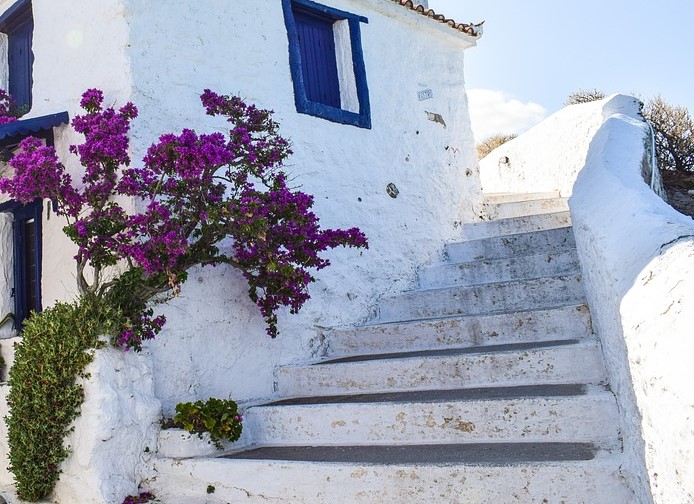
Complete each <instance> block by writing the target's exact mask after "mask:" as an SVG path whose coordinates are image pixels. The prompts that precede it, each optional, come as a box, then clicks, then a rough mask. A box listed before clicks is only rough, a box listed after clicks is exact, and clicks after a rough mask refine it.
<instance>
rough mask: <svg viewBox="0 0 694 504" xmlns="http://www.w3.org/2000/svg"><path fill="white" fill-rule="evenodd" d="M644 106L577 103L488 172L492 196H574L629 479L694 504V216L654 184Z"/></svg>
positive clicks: (667, 501)
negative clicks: (647, 168)
mask: <svg viewBox="0 0 694 504" xmlns="http://www.w3.org/2000/svg"><path fill="white" fill-rule="evenodd" d="M640 108H641V104H640V103H639V101H638V100H637V99H636V98H633V97H629V96H623V95H615V96H612V97H609V98H607V99H605V100H601V101H598V102H592V103H587V104H581V105H574V106H571V107H566V108H564V109H562V110H561V111H559V112H557V113H556V114H554V115H553V116H552V117H550V118H549V119H547V120H546V121H544V122H542V123H540V124H539V125H537V126H536V127H535V128H533V129H532V130H530V131H529V132H528V133H526V134H524V135H522V136H520V137H518V138H516V139H515V140H512V141H510V142H508V143H507V144H504V145H503V146H501V147H499V148H498V149H496V150H495V151H493V152H492V153H491V154H490V155H489V156H487V157H486V158H485V159H484V160H482V161H481V163H480V168H481V178H482V184H483V188H484V190H485V192H516V193H522V192H546V191H556V190H558V191H560V192H561V194H562V195H564V196H567V195H570V194H572V196H571V198H570V199H569V207H570V210H571V218H572V221H573V227H574V234H575V237H576V244H577V247H578V253H579V257H580V259H581V266H582V269H583V275H584V283H585V286H586V291H587V295H588V299H589V303H590V307H591V314H592V317H593V323H594V327H595V329H596V333H597V334H598V336H599V337H600V339H601V341H602V344H603V350H604V354H605V359H606V363H607V368H608V373H609V380H610V385H611V387H612V389H613V390H614V392H615V395H616V396H617V399H618V402H619V407H620V412H621V425H620V428H621V432H622V438H623V442H624V454H625V457H624V465H625V469H627V471H625V472H626V474H627V475H629V478H630V480H631V481H630V486H631V487H632V488H633V490H634V491H635V492H636V495H637V496H638V502H639V503H648V502H653V501H654V500H655V502H658V503H662V504H672V503H676V504H684V503H689V502H694V414H692V412H693V411H694V388H692V386H691V384H692V383H694V367H693V366H692V365H691V359H692V355H694V332H693V331H692V327H694V221H693V220H692V219H691V218H689V217H686V216H684V215H682V214H679V213H678V212H676V211H675V210H674V209H673V208H672V207H670V206H669V205H667V203H665V202H664V201H663V200H662V199H661V198H660V197H658V196H657V195H656V194H655V193H654V192H653V191H652V190H651V189H650V188H649V187H648V185H647V183H646V182H644V179H643V175H642V172H643V168H644V164H645V163H648V162H649V161H650V154H649V152H648V147H649V145H650V138H649V131H648V126H647V124H646V123H645V122H644V121H643V119H642V117H641V115H640V112H639V111H640ZM502 156H508V158H509V161H510V163H509V165H508V166H504V165H502V166H499V165H498V161H499V158H501V157H502Z"/></svg>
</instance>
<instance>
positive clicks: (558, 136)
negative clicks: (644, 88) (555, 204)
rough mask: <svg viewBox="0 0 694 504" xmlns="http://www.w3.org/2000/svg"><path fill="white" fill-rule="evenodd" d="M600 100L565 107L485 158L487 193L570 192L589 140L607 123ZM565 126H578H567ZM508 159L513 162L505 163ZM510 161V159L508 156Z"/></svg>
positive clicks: (482, 164) (482, 162)
mask: <svg viewBox="0 0 694 504" xmlns="http://www.w3.org/2000/svg"><path fill="white" fill-rule="evenodd" d="M601 106H602V105H601V104H600V102H592V103H583V104H580V105H573V106H570V107H564V108H563V109H561V110H559V111H558V112H556V113H554V114H552V115H551V116H550V117H548V118H547V119H545V120H544V121H542V122H541V123H540V124H538V125H536V126H535V127H533V128H532V129H530V130H529V131H527V132H526V133H524V134H523V135H522V136H521V137H518V138H515V139H513V140H511V141H509V142H506V143H505V144H503V145H501V146H500V147H498V148H496V149H494V150H493V151H492V152H491V153H489V155H487V156H486V157H485V158H484V159H482V160H480V177H481V179H482V189H483V190H484V192H485V193H497V192H500V193H504V192H510V193H533V192H552V191H559V192H560V194H561V196H563V197H567V196H570V195H571V191H572V188H573V184H574V181H575V180H576V175H577V174H578V171H579V170H580V169H581V168H582V167H583V165H584V164H585V158H586V152H588V144H589V143H590V141H591V139H592V138H593V135H594V134H595V132H596V131H597V129H598V128H599V127H600V125H601V124H602V116H601V114H600V108H601ZM566 124H572V125H574V128H573V129H571V128H566V126H565V125H566ZM502 158H508V162H507V163H506V162H503V163H502V162H500V160H502ZM504 161H505V159H504Z"/></svg>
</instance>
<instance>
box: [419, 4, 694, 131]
mask: <svg viewBox="0 0 694 504" xmlns="http://www.w3.org/2000/svg"><path fill="white" fill-rule="evenodd" d="M429 7H431V8H433V9H434V10H435V11H437V12H440V13H442V14H445V15H446V16H448V17H452V18H453V19H455V20H456V21H461V22H479V21H482V20H485V25H484V35H483V37H482V39H481V40H480V41H479V42H478V45H477V47H475V48H473V49H469V50H467V51H466V52H465V80H466V83H467V88H468V89H475V90H487V91H485V92H483V93H481V96H483V97H484V101H486V102H487V105H486V106H487V107H488V106H490V103H491V102H493V101H496V102H497V103H496V104H495V105H494V107H492V108H491V109H489V110H490V111H491V113H492V114H503V111H504V107H505V106H507V108H508V109H509V110H510V114H511V116H512V118H511V119H510V120H509V121H508V125H509V127H510V125H511V124H512V123H514V121H515V123H517V124H520V126H519V128H518V129H524V128H527V127H528V125H529V124H530V123H532V122H534V121H536V120H537V118H538V117H539V115H538V113H539V110H540V109H543V110H544V115H548V114H551V113H553V112H555V111H556V110H558V109H559V108H561V107H562V104H563V102H564V100H565V99H566V97H567V95H568V94H569V93H571V92H572V91H575V90H577V89H582V88H598V89H600V90H602V91H604V92H606V93H608V94H610V93H616V92H620V93H627V94H635V93H636V94H639V95H640V96H642V97H644V98H648V97H651V96H653V95H656V94H660V95H662V96H663V98H665V99H666V100H667V101H669V102H670V103H672V104H674V105H683V106H685V107H687V108H688V109H689V110H690V113H694V1H692V0H658V1H656V0H582V1H581V2H567V1H565V0H526V1H525V2H520V1H518V0H476V1H472V0H429ZM492 91H493V92H494V93H495V94H491V92H492ZM485 93H486V94H485ZM479 96H480V93H478V95H475V93H472V94H471V97H470V98H471V102H474V101H475V99H477V98H478V97H479ZM478 101H479V100H478ZM473 106H475V104H474V103H472V104H471V108H472V107H473ZM473 112H474V111H473ZM479 112H480V111H479V110H478V114H477V117H478V118H479ZM523 114H526V115H527V120H526V121H525V123H524V122H523V120H522V118H521V116H523ZM485 115H486V116H489V115H490V114H485ZM502 119H503V118H497V122H499V124H504V123H503V120H502ZM485 120H486V119H485ZM477 122H480V119H478V121H477ZM474 123H475V114H474V113H473V127H474V126H475V124H474ZM502 129H503V128H502ZM511 129H513V128H511ZM508 132H511V131H508ZM476 133H477V132H476Z"/></svg>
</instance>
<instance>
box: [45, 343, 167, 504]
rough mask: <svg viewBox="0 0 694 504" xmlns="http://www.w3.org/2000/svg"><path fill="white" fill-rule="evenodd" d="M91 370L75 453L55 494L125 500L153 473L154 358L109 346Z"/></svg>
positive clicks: (68, 499)
mask: <svg viewBox="0 0 694 504" xmlns="http://www.w3.org/2000/svg"><path fill="white" fill-rule="evenodd" d="M87 372H88V373H89V375H90V378H89V379H87V380H82V384H83V386H84V393H85V401H84V403H83V404H82V408H81V415H80V417H79V418H78V419H77V420H76V421H75V422H74V427H75V429H74V431H73V432H72V433H71V434H70V435H69V436H68V438H67V440H66V443H67V444H68V445H69V446H71V447H72V453H71V455H70V457H69V458H68V459H67V460H66V461H65V462H64V463H63V464H62V466H61V470H62V474H61V477H60V480H59V481H58V484H57V485H56V488H55V491H54V493H53V497H54V499H55V500H56V501H57V502H60V503H66V504H67V503H72V502H79V503H84V504H103V503H104V502H108V503H112V502H113V503H119V502H122V500H123V499H124V498H125V497H126V496H127V495H136V494H137V493H138V485H139V483H140V482H141V481H142V480H143V479H145V478H146V477H148V476H150V475H151V472H150V469H149V462H150V461H151V458H152V456H153V454H154V452H155V449H156V446H157V435H158V433H159V421H160V419H161V404H160V402H159V401H158V400H157V399H156V398H155V397H154V386H153V377H152V369H151V363H150V362H149V359H148V358H147V357H145V356H142V355H138V354H134V353H132V352H131V353H126V352H122V351H120V350H116V349H104V350H100V351H98V352H97V354H96V356H95V358H94V361H93V362H92V363H91V364H90V365H89V366H88V367H87Z"/></svg>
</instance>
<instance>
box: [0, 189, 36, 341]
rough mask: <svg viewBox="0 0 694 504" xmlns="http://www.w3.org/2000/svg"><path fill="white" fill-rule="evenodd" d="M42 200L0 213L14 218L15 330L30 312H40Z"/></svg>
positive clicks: (2, 208)
mask: <svg viewBox="0 0 694 504" xmlns="http://www.w3.org/2000/svg"><path fill="white" fill-rule="evenodd" d="M42 209H43V205H42V202H41V201H36V202H34V203H31V204H29V205H20V204H18V203H15V202H13V201H12V202H7V203H3V204H1V205H0V211H2V212H10V213H12V215H13V223H12V235H13V236H12V245H13V250H14V252H13V258H14V268H13V271H14V285H13V286H11V287H10V288H11V297H12V298H13V299H14V317H15V327H16V328H18V329H19V328H21V327H22V322H24V320H25V319H26V318H27V317H28V316H29V313H30V312H31V311H32V310H34V311H37V312H38V311H41V211H42ZM8 287H9V286H8Z"/></svg>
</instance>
